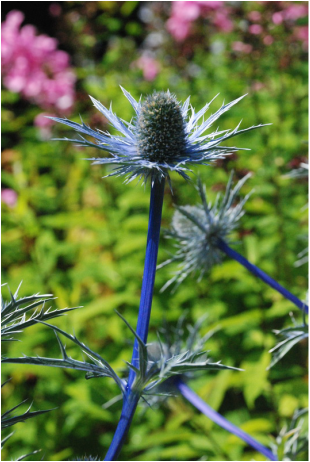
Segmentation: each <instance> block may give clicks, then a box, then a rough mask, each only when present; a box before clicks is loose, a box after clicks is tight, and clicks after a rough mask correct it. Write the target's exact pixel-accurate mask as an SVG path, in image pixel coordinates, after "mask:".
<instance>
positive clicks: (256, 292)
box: [2, 1, 308, 461]
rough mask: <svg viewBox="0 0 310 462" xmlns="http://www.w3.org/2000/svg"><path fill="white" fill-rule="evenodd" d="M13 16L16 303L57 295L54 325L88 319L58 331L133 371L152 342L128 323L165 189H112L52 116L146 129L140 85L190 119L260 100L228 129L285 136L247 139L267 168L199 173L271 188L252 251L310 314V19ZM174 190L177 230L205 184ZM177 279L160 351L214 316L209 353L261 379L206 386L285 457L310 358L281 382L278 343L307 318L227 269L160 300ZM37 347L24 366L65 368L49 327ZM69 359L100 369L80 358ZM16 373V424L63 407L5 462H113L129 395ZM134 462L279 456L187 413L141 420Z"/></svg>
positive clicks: (9, 182) (241, 8) (215, 11)
mask: <svg viewBox="0 0 310 462" xmlns="http://www.w3.org/2000/svg"><path fill="white" fill-rule="evenodd" d="M34 11H35V14H34ZM2 13H3V18H2V21H3V24H2V41H3V44H2V77H3V78H2V103H3V107H2V148H3V152H2V282H7V283H8V285H9V287H10V289H11V290H12V291H15V290H16V288H17V286H18V284H19V283H20V281H23V283H22V286H21V289H20V295H21V296H26V295H31V294H33V293H37V292H40V293H52V294H54V296H55V297H56V298H55V300H54V302H53V304H52V306H53V307H57V308H64V307H67V306H68V307H74V306H81V305H82V306H83V308H81V309H78V310H76V311H74V312H71V313H70V314H68V315H67V316H65V317H62V318H59V319H56V320H55V321H54V323H55V325H58V326H59V327H61V328H62V329H64V330H66V331H68V332H70V333H72V332H73V331H74V332H75V333H76V335H77V336H78V338H79V339H80V340H81V341H83V342H85V343H86V344H87V345H89V346H90V347H91V348H92V349H94V350H96V351H98V352H99V353H100V354H101V355H102V356H103V357H104V358H106V359H107V360H108V361H110V363H111V365H112V366H113V367H114V368H115V369H117V370H122V369H124V366H125V364H124V360H130V356H131V348H132V341H133V338H132V335H131V334H130V332H129V330H128V329H127V328H126V326H125V325H124V323H123V322H122V321H121V320H120V319H119V317H118V316H117V315H116V314H115V311H114V310H115V309H117V310H118V311H119V312H120V313H121V314H122V315H123V316H125V318H126V319H127V320H128V321H129V322H130V323H131V324H132V325H133V326H135V324H136V318H137V312H138V305H139V294H140V288H141V279H142V272H143V261H144V252H145V243H146V231H147V219H148V202H149V185H147V186H146V187H145V188H144V187H141V185H137V184H135V183H131V184H129V185H125V184H123V181H122V179H121V178H105V179H102V177H103V176H105V175H107V174H108V173H110V171H111V170H110V168H109V167H106V168H104V167H101V166H91V165H90V163H89V162H88V161H85V160H84V158H86V157H91V156H93V155H95V154H96V153H95V152H94V151H92V150H91V149H81V148H76V147H74V146H72V145H71V144H69V143H66V142H60V141H51V140H50V139H51V138H52V137H55V138H58V137H64V136H69V137H71V136H72V133H71V132H70V130H68V129H67V128H66V127H62V126H60V125H59V126H56V125H55V124H52V123H50V122H49V121H48V119H45V118H44V117H43V116H44V114H50V115H59V116H67V117H70V118H71V119H73V120H75V121H79V114H81V116H82V117H83V120H84V121H85V122H86V123H88V124H89V125H90V126H91V127H97V128H100V129H101V130H109V129H110V127H109V124H108V122H107V120H106V119H105V118H104V117H103V116H102V115H101V114H100V113H98V111H96V109H95V108H94V107H93V106H92V104H91V101H90V99H89V97H88V95H92V96H93V97H95V98H96V99H99V100H100V101H101V102H102V103H103V104H104V105H106V106H109V105H110V103H111V102H113V110H114V111H115V112H116V113H117V115H118V116H120V117H122V118H123V119H125V120H130V118H131V117H133V112H132V108H131V107H130V104H129V103H128V101H127V100H126V99H125V98H124V96H123V95H122V92H121V90H120V87H119V86H120V85H122V86H123V87H124V88H126V89H127V90H128V91H129V92H130V93H131V94H132V95H133V96H134V97H135V98H139V97H140V95H143V96H144V95H146V94H149V93H151V92H153V90H166V89H168V88H169V89H170V91H171V92H173V93H175V94H176V95H177V98H178V99H179V100H180V101H184V100H185V99H186V98H187V96H188V95H191V102H192V104H193V106H194V107H195V108H196V109H200V108H201V107H202V106H203V105H204V104H205V103H206V102H207V101H210V100H211V99H212V98H213V97H214V96H215V95H216V94H217V93H220V95H219V96H218V97H217V98H216V100H215V101H214V102H213V103H212V108H211V109H210V113H212V112H215V111H216V110H217V109H218V108H219V107H220V105H221V104H222V102H223V100H225V101H226V102H228V101H231V100H232V99H235V98H237V97H239V96H240V95H243V94H245V93H247V94H248V96H247V97H246V98H245V99H244V100H242V102H240V103H238V105H237V106H235V107H234V108H233V109H231V110H230V111H229V113H227V114H225V115H224V116H223V117H221V119H220V121H219V126H220V128H221V129H227V128H234V127H235V126H236V125H237V124H238V123H239V122H240V120H243V122H242V125H241V128H245V127H248V126H250V125H253V124H260V123H270V122H271V123H272V124H273V125H271V126H268V127H264V128H262V129H260V130H255V131H254V132H249V133H246V134H244V135H242V136H240V137H238V138H236V140H233V143H234V145H235V143H237V146H240V147H247V148H251V151H240V152H239V153H238V154H235V155H233V156H230V157H228V158H227V159H226V160H225V161H219V162H217V163H216V164H214V165H212V166H210V167H203V166H201V167H197V168H195V171H194V174H195V175H197V174H198V173H199V175H200V177H201V178H202V180H203V182H204V183H205V184H206V185H207V192H208V195H209V198H210V199H214V198H215V197H216V194H217V193H218V192H222V191H223V190H224V188H225V184H226V182H227V179H228V176H229V173H230V172H231V170H232V169H234V171H235V178H236V179H238V178H242V177H243V176H244V175H245V174H246V173H247V172H249V171H250V172H252V173H253V175H252V178H251V179H250V180H249V181H248V182H247V184H246V185H245V186H244V187H243V194H246V193H248V192H249V191H250V190H251V189H253V188H254V189H255V192H254V193H253V194H252V196H251V198H250V200H249V201H248V202H247V204H246V207H245V208H246V215H245V216H244V218H243V219H242V222H241V226H240V228H239V230H238V232H236V233H235V236H234V242H235V244H234V247H235V248H236V249H237V250H238V251H239V252H241V253H242V254H244V255H245V256H246V257H247V258H249V259H250V260H251V261H252V262H253V263H255V264H257V265H259V266H260V267H261V268H262V269H263V270H265V271H266V272H267V273H269V274H270V275H271V276H273V277H274V278H276V279H277V280H278V281H279V282H281V283H282V284H283V285H284V286H286V287H287V288H289V289H290V290H291V291H292V292H293V293H294V294H295V295H297V296H299V297H300V298H302V299H304V298H305V296H306V288H307V271H306V270H307V268H306V265H298V264H297V265H296V263H295V262H296V260H298V253H299V252H301V251H302V250H303V249H304V248H305V247H306V245H307V244H306V242H305V240H304V239H305V234H306V225H307V209H306V207H305V204H306V202H307V180H306V179H294V178H290V177H287V176H286V175H287V174H288V173H289V172H291V171H292V170H294V169H296V168H298V167H299V166H300V164H301V163H302V162H305V161H306V155H307V126H308V121H307V72H308V69H307V46H308V45H307V37H308V27H307V19H308V2H291V1H287V2H261V1H257V2H255V1H251V2H250V1H248V2H247V1H246V2H229V1H227V2H222V1H215V2H212V1H209V2H205V1H200V2H199V1H192V2H136V1H130V2H128V1H125V2H122V1H121V2H115V1H103V2H101V1H97V2H93V1H90V2H77V1H66V2H3V3H2ZM228 143H229V142H228ZM228 145H229V144H228ZM99 155H102V151H100V153H99ZM103 155H104V154H103ZM193 179H195V176H194V175H193ZM172 183H173V195H172V194H171V193H170V191H169V188H168V187H167V190H166V194H165V203H164V210H163V227H164V228H168V227H169V223H170V221H171V217H172V215H173V212H174V204H177V205H185V204H195V203H196V201H197V200H198V195H197V192H196V190H195V188H194V183H193V182H192V183H185V182H184V181H183V180H182V179H181V178H180V177H178V176H173V175H172ZM172 250H173V243H172V242H171V240H166V239H164V238H162V239H161V243H160V251H159V262H163V261H164V260H165V259H167V257H168V255H169V252H171V251H172ZM175 269H176V268H173V267H170V266H167V267H165V268H163V269H161V270H160V271H159V272H158V273H157V276H156V282H155V296H154V301H153V309H152V318H151V328H150V335H149V339H150V341H151V340H155V339H156V331H157V330H158V329H159V328H160V327H161V326H162V324H163V321H164V319H165V320H166V321H167V322H168V323H170V324H171V325H175V324H176V322H177V320H178V319H179V317H180V316H181V315H184V314H185V315H186V320H187V321H188V322H189V323H192V322H195V321H196V320H197V319H198V318H199V317H200V316H202V315H205V314H206V313H207V319H206V321H205V322H204V324H203V327H202V329H201V333H202V334H205V333H207V332H208V331H209V330H211V329H213V328H217V329H218V330H217V332H216V334H215V335H214V336H213V337H212V338H211V339H210V340H209V341H208V343H207V344H206V349H207V350H211V355H212V358H213V359H214V360H222V362H223V363H224V364H229V365H234V366H236V367H241V368H244V369H245V372H233V371H223V372H220V373H208V374H201V375H200V376H199V377H197V379H196V380H192V381H191V382H190V385H191V386H192V388H193V389H194V390H195V391H196V392H197V393H198V394H199V395H200V396H201V397H202V398H203V399H204V400H206V402H208V403H209V404H210V405H211V406H213V408H214V409H216V410H218V411H219V412H221V413H222V414H223V415H224V416H225V417H226V418H228V419H230V420H231V421H232V422H233V423H235V424H237V425H239V426H241V428H243V429H244V430H245V431H247V432H249V433H250V434H251V435H252V436H254V437H255V438H257V439H258V440H259V441H261V442H262V443H263V444H265V445H267V446H268V445H269V443H270V442H271V441H272V439H273V438H274V437H275V436H276V435H277V434H278V432H279V430H280V429H281V428H282V427H283V425H285V424H286V423H287V422H288V421H289V419H290V418H291V417H292V415H293V413H294V411H295V410H296V409H298V408H300V407H303V406H305V405H306V402H307V381H306V359H307V358H306V352H307V349H306V345H304V344H297V345H296V346H295V347H294V349H293V350H291V352H290V353H289V354H288V355H287V356H286V357H285V358H283V359H282V360H281V361H280V362H279V363H278V364H277V365H276V366H275V367H274V368H272V369H271V370H266V367H267V366H268V365H269V363H270V358H271V355H270V353H269V350H270V348H272V347H273V346H274V345H275V344H276V341H277V339H276V336H275V334H274V332H273V329H281V328H283V327H285V326H289V325H291V324H292V319H291V316H290V313H293V315H294V317H295V318H296V320H297V321H300V320H301V315H300V313H299V312H298V310H297V309H296V308H295V307H294V306H293V305H292V304H291V303H290V302H289V301H287V300H285V299H283V298H282V297H281V296H280V295H279V294H278V293H276V292H274V291H272V289H270V288H268V287H267V286H265V285H264V284H263V283H262V282H260V281H258V280H256V279H255V278H254V277H252V276H251V275H249V274H248V273H246V271H245V270H244V269H243V268H242V267H240V266H238V264H237V263H236V262H234V261H229V260H228V259H225V260H224V262H223V264H222V265H221V266H218V267H216V268H214V269H213V270H212V271H211V273H210V274H208V275H207V276H205V277H204V278H203V279H202V280H201V281H200V282H197V277H192V278H188V279H186V280H185V281H184V283H183V284H182V286H181V287H179V288H178V290H177V291H175V292H174V293H173V292H172V291H171V290H167V291H166V292H164V293H163V294H160V293H159V290H160V288H161V287H162V286H163V285H164V283H165V282H166V281H167V280H168V279H169V278H170V277H171V275H172V272H173V270H175ZM196 276H198V275H196ZM8 296H9V294H8V291H7V289H6V288H4V297H5V298H7V297H8ZM19 338H20V340H21V342H12V343H10V344H9V345H8V347H7V349H6V350H5V353H6V354H8V355H9V356H11V357H13V356H17V355H21V354H22V353H25V354H27V355H41V356H50V357H57V358H58V357H60V356H59V355H60V352H59V349H58V346H57V342H56V339H55V336H54V334H53V332H52V331H50V330H49V329H47V328H46V327H45V326H41V325H38V326H34V327H31V328H29V329H28V330H26V331H25V333H23V334H21V335H20V337H19ZM67 350H68V353H69V354H70V355H71V356H72V357H74V358H76V359H81V353H80V352H79V351H78V350H76V349H75V348H74V347H73V346H72V345H70V344H69V343H68V344H67ZM3 375H4V379H6V378H8V377H11V381H10V382H9V383H8V384H7V385H6V386H5V387H4V388H3V400H4V401H3V408H4V410H6V409H8V408H10V407H13V406H15V405H17V404H18V403H19V402H21V401H22V400H23V399H26V398H28V403H30V402H32V401H33V410H39V409H50V408H55V407H57V409H56V410H54V411H52V412H50V413H49V414H46V415H43V416H39V417H37V418H35V419H31V420H29V421H27V422H26V423H20V424H18V425H16V426H15V433H14V435H13V436H12V437H11V438H10V440H9V441H8V442H7V444H6V445H5V447H4V450H3V454H2V460H13V459H14V458H15V459H16V458H17V457H19V456H20V455H21V454H25V453H27V452H30V451H33V450H35V449H38V448H41V450H42V452H41V453H39V454H36V455H34V456H31V457H32V458H33V460H42V458H43V460H57V461H58V460H73V459H74V458H75V457H77V456H82V455H84V454H92V455H94V456H95V455H99V456H100V457H101V458H102V457H103V455H104V453H105V451H106V450H107V448H108V446H109V444H110V442H111V439H112V436H113V433H114V430H115V428H116V424H117V419H118V416H119V414H120V409H121V403H120V402H118V403H116V404H114V405H113V406H111V407H109V408H108V409H104V408H103V407H102V405H103V404H104V403H105V402H107V401H108V400H110V399H111V398H113V397H114V396H115V395H116V394H118V390H117V389H116V387H115V385H114V383H112V382H111V381H110V379H93V380H89V381H86V380H85V379H84V376H83V374H82V373H77V372H75V371H70V370H68V371H64V370H58V369H54V368H46V367H34V366H33V367H30V366H18V365H17V366H16V365H15V366H14V365H9V364H6V365H5V366H4V367H3ZM24 406H25V409H24V410H26V407H27V403H26V404H25V405H24ZM5 435H6V434H5ZM5 435H4V436H5ZM121 460H158V461H159V460H264V457H263V456H261V455H260V454H257V453H255V452H254V451H253V450H251V448H249V447H247V446H245V444H244V443H243V442H242V441H240V440H239V439H238V438H236V437H234V436H232V435H230V434H229V433H227V432H226V431H224V430H222V429H220V428H219V427H217V426H216V425H215V424H212V422H211V421H209V420H208V419H207V418H206V417H205V416H203V415H200V414H199V413H198V412H197V411H196V410H195V409H194V408H192V407H191V406H190V405H189V404H187V403H186V402H185V401H184V400H182V399H181V398H180V397H176V398H170V399H168V400H166V402H164V403H162V404H161V405H160V406H158V408H156V406H155V407H153V408H148V407H147V406H144V407H143V406H141V407H140V408H139V409H138V411H137V414H136V416H135V419H134V422H133V426H132V428H131V431H130V434H129V436H128V441H127V443H126V445H125V446H124V449H123V451H122V454H121ZM302 460H306V459H302Z"/></svg>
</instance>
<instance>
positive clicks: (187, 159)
mask: <svg viewBox="0 0 310 462" xmlns="http://www.w3.org/2000/svg"><path fill="white" fill-rule="evenodd" d="M122 90H123V93H124V95H125V96H126V98H127V99H128V100H129V102H130V103H131V105H132V106H133V108H134V110H135V112H136V116H135V118H134V119H133V120H132V121H130V122H125V121H123V120H122V119H120V118H118V117H117V116H116V115H115V114H114V113H113V111H112V108H111V107H110V109H107V108H105V107H104V106H103V105H102V104H101V103H100V102H99V101H97V100H95V99H94V98H92V97H90V98H91V100H92V102H93V103H94V106H95V107H96V108H97V109H98V110H99V111H100V112H101V113H102V114H103V115H104V116H105V117H106V118H107V119H108V120H109V121H110V123H111V125H112V126H113V127H114V128H115V129H116V130H118V131H119V132H120V133H121V136H119V135H116V136H115V135H111V134H110V133H107V132H106V133H104V132H102V131H100V130H98V129H97V130H93V129H91V128H90V127H88V126H87V125H86V124H84V122H83V121H82V123H81V124H79V123H76V122H72V121H70V120H68V119H61V118H58V117H50V118H51V119H52V120H55V121H56V122H60V123H62V124H65V125H68V126H69V127H71V128H73V129H74V130H76V131H77V132H79V133H82V134H84V135H88V136H91V137H92V138H94V139H95V140H96V143H94V142H91V141H88V140H87V139H85V138H84V137H83V136H81V137H80V139H67V138H65V139H66V140H67V141H72V142H77V143H78V145H79V146H91V147H96V148H97V149H101V150H103V151H107V152H109V153H110V154H111V155H112V157H110V158H95V157H93V158H91V159H88V160H92V161H93V163H94V164H115V165H116V167H115V169H114V172H113V173H111V174H110V175H108V176H112V175H126V176H127V177H128V178H127V181H131V180H133V179H134V178H140V179H141V178H142V179H143V180H144V182H145V181H146V180H147V178H149V177H151V179H152V182H153V181H155V180H156V179H158V180H161V179H162V178H168V180H170V178H169V172H171V171H175V172H177V173H179V174H180V175H181V176H182V177H183V178H185V179H188V178H189V177H188V175H187V173H186V172H188V171H191V170H190V169H189V167H188V165H189V164H208V163H209V162H212V161H214V160H216V159H219V158H223V156H225V155H228V154H231V153H233V152H235V151H237V150H239V149H245V148H236V147H223V146H219V145H220V143H221V142H222V141H225V140H227V139H229V138H232V137H233V136H236V135H238V134H240V133H244V132H246V131H249V130H253V129H254V128H258V127H261V126H262V125H258V126H252V127H249V128H246V129H243V130H238V128H239V125H240V124H239V125H238V126H237V127H236V128H235V129H234V130H231V131H230V130H224V131H221V132H219V131H218V130H215V131H214V132H212V133H210V134H208V135H204V134H203V133H204V132H205V131H206V130H207V129H209V128H210V127H211V126H212V125H213V123H214V122H215V121H216V120H217V119H218V118H219V117H220V116H221V115H222V114H223V113H224V112H226V111H228V110H229V109H230V108H231V107H232V106H233V105H234V104H236V103H237V102H238V101H240V100H241V99H242V98H243V96H242V97H241V98H238V99H236V100H234V101H232V102H231V103H228V104H226V105H224V104H223V105H222V107H221V108H220V109H219V110H218V111H217V112H215V114H213V115H211V116H210V117H209V118H208V119H207V120H205V121H203V122H202V123H201V124H200V125H199V124H198V121H199V120H200V119H201V117H202V116H203V115H204V114H205V112H206V111H207V109H208V108H209V106H210V103H207V104H206V105H205V106H204V107H203V108H202V109H201V110H200V111H198V112H197V113H196V112H195V110H194V109H193V107H192V106H190V99H189V98H188V99H187V100H186V101H185V103H184V104H181V103H180V102H178V101H177V99H176V97H175V96H174V95H172V94H171V93H170V92H169V90H168V91H167V92H154V93H153V94H152V95H150V96H148V97H147V98H146V99H145V101H144V102H141V98H140V100H139V101H136V100H135V99H134V98H133V97H132V96H131V95H130V94H129V93H128V92H127V91H126V90H125V89H123V88H122ZM212 101H213V100H212Z"/></svg>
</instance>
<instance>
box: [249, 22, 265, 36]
mask: <svg viewBox="0 0 310 462" xmlns="http://www.w3.org/2000/svg"><path fill="white" fill-rule="evenodd" d="M249 32H250V33H251V34H254V35H259V34H261V33H262V32H263V28H262V26H261V25H260V24H251V25H250V26H249Z"/></svg>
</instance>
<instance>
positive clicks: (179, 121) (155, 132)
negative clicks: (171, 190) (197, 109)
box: [136, 92, 186, 163]
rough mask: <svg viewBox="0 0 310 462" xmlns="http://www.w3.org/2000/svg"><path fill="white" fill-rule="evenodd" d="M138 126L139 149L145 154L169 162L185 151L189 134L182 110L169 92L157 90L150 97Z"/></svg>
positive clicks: (146, 101)
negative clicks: (186, 131)
mask: <svg viewBox="0 0 310 462" xmlns="http://www.w3.org/2000/svg"><path fill="white" fill-rule="evenodd" d="M136 127H137V145H138V153H139V154H140V156H141V157H142V158H144V159H146V160H149V161H151V162H159V163H165V162H169V161H171V160H174V159H176V158H178V157H181V156H182V155H183V154H184V152H185V149H186V142H185V140H186V134H185V127H184V120H183V116H182V111H181V108H180V105H179V103H178V101H177V100H176V98H175V97H174V96H173V95H171V94H170V93H169V92H155V93H153V94H152V95H150V96H148V97H147V98H146V100H145V102H144V103H143V105H142V106H141V110H140V113H139V116H138V120H137V125H136Z"/></svg>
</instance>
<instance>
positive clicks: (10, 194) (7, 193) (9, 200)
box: [1, 188, 17, 207]
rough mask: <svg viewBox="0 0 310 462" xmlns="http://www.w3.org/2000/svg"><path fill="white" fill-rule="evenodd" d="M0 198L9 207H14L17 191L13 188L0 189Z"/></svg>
mask: <svg viewBox="0 0 310 462" xmlns="http://www.w3.org/2000/svg"><path fill="white" fill-rule="evenodd" d="M1 200H2V202H4V203H5V204H7V205H8V206H9V207H15V205H16V202H17V193H16V192H15V191H14V190H13V189H9V188H7V189H1Z"/></svg>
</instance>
